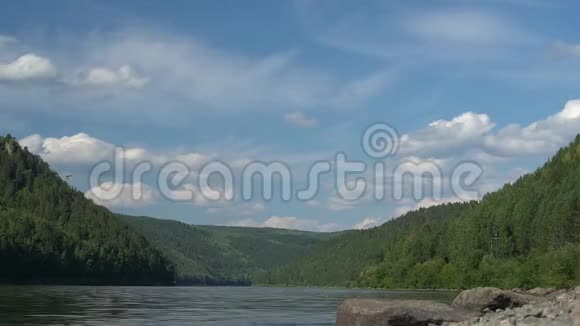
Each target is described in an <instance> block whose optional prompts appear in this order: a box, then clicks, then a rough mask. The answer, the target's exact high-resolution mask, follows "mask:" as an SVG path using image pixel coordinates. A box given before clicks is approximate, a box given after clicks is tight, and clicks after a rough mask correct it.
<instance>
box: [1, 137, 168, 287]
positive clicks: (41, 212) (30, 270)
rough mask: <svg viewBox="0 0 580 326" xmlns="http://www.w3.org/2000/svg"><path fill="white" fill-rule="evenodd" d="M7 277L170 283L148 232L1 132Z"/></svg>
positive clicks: (3, 247) (4, 271)
mask: <svg viewBox="0 0 580 326" xmlns="http://www.w3.org/2000/svg"><path fill="white" fill-rule="evenodd" d="M0 260H1V261H2V269H0V281H3V282H26V283H29V282H34V283H77V284H78V283H83V284H87V283H90V284H171V283H173V279H174V272H173V269H172V267H171V266H170V265H169V264H168V262H167V261H166V260H165V259H164V258H163V256H161V254H160V253H159V252H158V251H157V250H156V249H154V248H152V247H151V246H150V245H149V244H148V242H147V241H146V240H145V238H143V237H142V236H141V235H139V234H137V233H135V232H133V231H131V230H129V228H128V226H127V225H126V224H124V223H122V222H121V221H119V220H118V218H116V217H115V216H113V215H112V214H111V213H110V212H109V211H108V210H107V209H105V208H103V207H101V206H98V205H96V204H94V203H93V202H92V201H90V200H87V199H85V197H84V195H83V193H81V192H79V191H76V190H74V189H72V188H71V187H69V186H68V184H66V183H65V182H64V181H62V180H61V178H60V177H59V176H58V175H57V174H56V173H55V172H54V171H52V170H51V169H50V168H49V166H48V164H46V163H45V162H43V161H42V160H41V159H40V158H39V157H38V156H36V155H33V154H31V153H30V152H28V150H27V149H26V148H24V149H23V148H21V147H20V146H19V145H18V143H17V142H16V140H15V139H14V138H12V137H10V136H7V137H0Z"/></svg>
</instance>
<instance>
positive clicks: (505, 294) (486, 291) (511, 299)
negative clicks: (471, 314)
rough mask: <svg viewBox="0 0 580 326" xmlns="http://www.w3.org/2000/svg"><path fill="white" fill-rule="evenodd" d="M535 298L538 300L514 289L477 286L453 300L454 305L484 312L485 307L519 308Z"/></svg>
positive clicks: (491, 308) (494, 308) (493, 308)
mask: <svg viewBox="0 0 580 326" xmlns="http://www.w3.org/2000/svg"><path fill="white" fill-rule="evenodd" d="M535 300H538V298H537V297H534V296H531V295H526V294H522V293H516V292H514V291H506V290H501V289H497V288H475V289H471V290H465V291H463V292H461V293H460V294H459V295H458V296H457V298H455V300H454V301H453V304H452V306H453V307H458V308H463V309H469V310H477V311H481V312H483V311H484V310H485V309H490V310H497V309H506V308H517V307H521V306H523V305H525V304H528V303H530V302H533V301H535Z"/></svg>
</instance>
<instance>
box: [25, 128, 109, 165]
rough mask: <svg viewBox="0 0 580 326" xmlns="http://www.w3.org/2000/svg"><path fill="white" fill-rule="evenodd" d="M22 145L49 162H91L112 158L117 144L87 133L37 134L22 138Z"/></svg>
mask: <svg viewBox="0 0 580 326" xmlns="http://www.w3.org/2000/svg"><path fill="white" fill-rule="evenodd" d="M19 143H20V144H21V145H22V146H26V147H28V150H30V151H31V152H32V153H35V154H39V155H40V156H42V157H43V158H44V159H45V160H46V161H48V162H49V163H55V164H64V163H66V164H91V163H96V162H99V161H102V160H105V159H110V158H111V157H112V155H113V153H114V150H115V146H114V145H112V144H109V143H107V142H105V141H102V140H100V139H97V138H94V137H91V136H89V135H87V134H85V133H79V134H76V135H73V136H64V137H61V138H52V137H49V138H43V137H42V136H40V135H38V134H35V135H31V136H28V137H25V138H22V139H20V141H19Z"/></svg>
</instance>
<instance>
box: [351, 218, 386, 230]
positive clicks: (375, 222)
mask: <svg viewBox="0 0 580 326" xmlns="http://www.w3.org/2000/svg"><path fill="white" fill-rule="evenodd" d="M382 223H384V220H383V219H382V218H374V217H365V218H364V219H363V220H362V221H361V222H360V223H357V224H355V225H354V226H353V227H352V228H353V229H355V230H364V229H370V228H374V227H375V226H379V225H381V224H382Z"/></svg>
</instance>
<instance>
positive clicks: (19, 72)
mask: <svg viewBox="0 0 580 326" xmlns="http://www.w3.org/2000/svg"><path fill="white" fill-rule="evenodd" d="M2 7H3V10H2V11H1V12H0V130H2V133H12V134H13V135H15V136H16V137H18V138H19V139H21V143H22V144H24V145H26V146H28V147H29V149H30V150H32V151H34V152H36V153H38V154H40V155H41V156H43V157H44V158H45V159H46V160H47V161H49V162H50V163H51V165H52V166H53V167H54V168H55V169H57V171H59V172H60V173H62V174H63V175H64V174H72V175H73V179H72V180H71V181H70V182H71V183H72V184H73V185H74V186H75V187H77V188H78V189H79V190H81V191H86V192H87V196H89V197H90V193H91V192H90V191H89V190H90V189H89V188H90V187H89V184H88V174H89V171H90V169H91V167H92V166H94V165H95V164H96V163H98V162H100V161H102V160H104V159H107V158H108V157H109V156H110V154H111V153H112V148H114V147H115V146H123V147H125V148H126V149H133V153H137V154H135V155H136V159H141V160H148V161H152V162H154V163H155V164H157V165H156V166H155V167H154V170H155V169H158V168H159V167H160V166H161V165H162V164H163V163H164V162H166V161H172V160H175V159H178V158H181V159H184V158H189V159H190V160H189V161H188V164H191V167H192V170H195V169H196V168H199V167H200V166H201V165H202V164H204V163H205V162H208V161H211V160H216V159H219V160H221V161H224V162H227V163H230V164H232V165H236V164H237V165H236V166H239V165H240V164H241V162H251V161H253V160H261V161H266V162H270V161H275V160H276V161H282V162H284V163H286V164H287V165H288V166H290V167H291V169H292V172H293V173H294V176H295V179H296V182H297V184H304V181H305V176H306V171H307V168H308V166H310V165H311V164H313V163H314V162H316V161H319V160H328V159H331V158H333V157H334V154H335V153H337V152H344V153H347V154H348V157H349V158H352V159H357V160H364V161H365V162H367V163H373V162H375V161H376V160H374V159H373V158H370V157H368V156H366V155H365V154H364V153H363V151H362V149H361V135H362V133H363V132H364V130H365V128H366V127H368V126H369V125H371V124H373V123H377V122H387V123H389V124H390V125H391V126H393V127H395V128H396V129H397V130H398V133H399V135H400V150H399V152H398V154H397V155H396V156H395V157H390V158H389V159H388V162H387V163H388V164H389V165H392V166H395V165H396V164H398V163H399V162H404V161H408V160H412V161H426V160H428V161H430V162H436V163H437V164H438V165H440V166H441V168H442V170H444V171H446V172H448V171H450V169H451V168H452V167H453V166H456V165H457V164H458V163H459V162H463V161H466V160H470V161H475V162H477V163H478V164H479V165H480V166H481V167H482V168H483V170H484V174H483V176H482V177H481V178H480V179H479V181H478V184H476V185H474V186H473V187H474V189H476V190H477V191H478V193H479V195H478V198H479V197H480V196H482V195H483V194H485V193H486V192H488V191H492V190H495V189H497V188H498V187H500V186H501V185H502V184H503V183H505V182H510V181H513V180H514V179H516V178H517V177H519V176H520V175H522V174H523V173H526V172H528V171H531V170H533V169H534V168H536V167H537V166H539V165H540V164H541V163H543V162H544V161H545V160H546V159H547V158H549V157H550V156H551V155H552V154H553V153H554V152H555V151H556V150H557V148H558V147H560V146H563V145H565V144H567V143H568V142H569V141H570V140H571V139H572V138H573V137H574V136H575V135H576V134H577V133H578V131H579V128H578V126H580V102H576V101H575V100H576V99H578V98H580V95H579V94H578V93H579V87H580V86H579V85H580V74H579V73H578V72H579V71H580V35H579V34H578V31H577V15H576V13H577V12H579V10H580V4H578V3H577V2H574V1H561V2H558V3H552V2H547V1H546V2H544V1H525V0H521V1H518V0H506V1H501V0H495V1H491V0H490V1H479V2H465V1H439V2H436V3H432V4H427V3H426V2H424V1H405V2H385V1H367V2H358V1H348V2H347V1H244V2H241V1H220V2H218V1H172V2H171V3H170V4H168V3H163V2H153V1H150V2H143V1H53V2H38V1H7V2H5V3H3V5H2ZM155 164H154V165H155ZM155 171H157V170H155ZM154 174H155V172H153V173H151V175H149V176H148V177H147V179H146V180H144V182H143V184H144V187H145V188H146V189H147V190H148V191H150V192H148V196H147V198H146V199H145V200H141V201H139V202H135V201H132V200H128V198H125V197H123V196H121V197H120V198H117V199H116V200H114V201H110V202H103V204H104V205H106V206H109V207H110V208H111V209H112V210H114V211H117V212H123V213H129V214H144V215H153V216H159V217H168V218H174V219H179V220H182V221H185V222H188V223H197V224H222V225H246V226H273V227H289V228H298V229H307V230H317V231H320V230H322V231H327V230H335V229H344V228H352V227H355V226H356V227H367V226H371V225H375V224H377V223H380V222H383V221H385V220H387V219H389V218H392V217H394V216H397V215H398V214H400V213H403V212H405V211H407V210H409V209H414V208H417V207H421V206H428V205H432V204H435V203H437V202H441V201H455V200H459V199H458V198H456V196H454V195H453V194H452V193H451V192H450V191H449V189H446V191H445V196H444V198H443V199H442V200H441V201H433V200H429V199H428V198H425V199H424V200H418V201H417V200H411V199H404V200H384V201H381V202H376V201H371V200H360V201H358V202H356V203H345V202H344V200H341V198H337V197H336V193H335V192H336V191H335V190H334V189H333V188H332V186H331V184H332V180H331V178H324V179H323V180H322V186H321V190H320V192H319V194H318V196H317V197H316V198H315V199H314V200H312V201H310V202H303V201H299V200H292V201H289V202H283V201H281V200H278V199H276V198H275V199H274V200H272V201H263V200H259V199H256V200H253V201H250V202H244V201H242V200H234V201H232V202H227V203H223V202H215V203H212V202H210V203H208V202H207V201H197V202H195V201H192V202H187V203H184V202H180V203H175V202H170V201H167V200H165V199H164V198H163V197H162V196H160V195H159V194H158V191H157V190H156V186H155V180H154ZM194 179H195V176H194V175H193V176H192V177H191V180H194ZM106 181H107V180H105V182H106ZM109 181H110V180H109ZM442 182H445V180H442ZM123 183H127V184H129V183H130V180H124V181H123ZM183 186H184V185H183V184H182V185H178V186H177V187H178V188H179V187H183Z"/></svg>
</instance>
